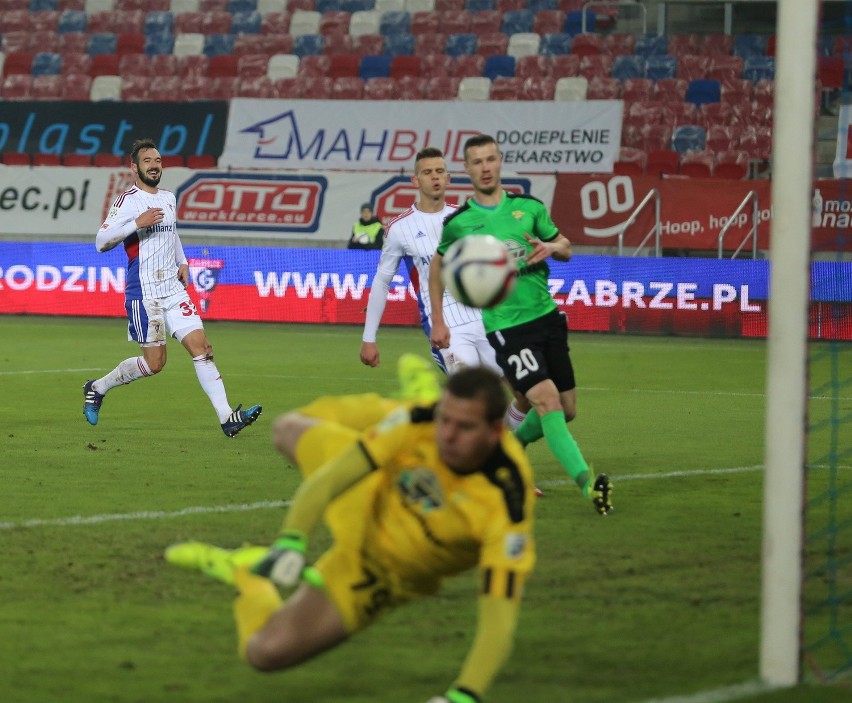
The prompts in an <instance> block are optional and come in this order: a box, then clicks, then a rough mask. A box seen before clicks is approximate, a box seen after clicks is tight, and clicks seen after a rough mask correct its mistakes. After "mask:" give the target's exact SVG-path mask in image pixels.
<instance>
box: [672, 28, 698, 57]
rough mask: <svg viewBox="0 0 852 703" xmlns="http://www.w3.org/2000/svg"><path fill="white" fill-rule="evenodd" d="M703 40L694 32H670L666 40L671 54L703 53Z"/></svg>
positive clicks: (694, 54)
mask: <svg viewBox="0 0 852 703" xmlns="http://www.w3.org/2000/svg"><path fill="white" fill-rule="evenodd" d="M702 44H703V41H702V39H701V37H699V36H698V35H697V34H694V33H685V34H672V35H671V36H670V37H669V41H668V53H669V54H671V55H672V56H677V57H681V56H686V55H692V56H697V55H701V54H703V53H704V52H703V46H702Z"/></svg>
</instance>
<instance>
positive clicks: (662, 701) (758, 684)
mask: <svg viewBox="0 0 852 703" xmlns="http://www.w3.org/2000/svg"><path fill="white" fill-rule="evenodd" d="M774 688H775V687H774V686H770V685H769V684H766V683H763V682H762V681H746V682H745V683H739V684H734V685H733V686H725V687H723V688H716V689H712V690H710V691H699V692H698V693H694V694H692V695H690V696H674V697H672V698H651V699H649V700H646V701H642V703H727V702H728V701H736V700H739V699H741V698H744V697H746V696H754V695H756V694H758V693H765V692H766V691H771V690H773V689H774Z"/></svg>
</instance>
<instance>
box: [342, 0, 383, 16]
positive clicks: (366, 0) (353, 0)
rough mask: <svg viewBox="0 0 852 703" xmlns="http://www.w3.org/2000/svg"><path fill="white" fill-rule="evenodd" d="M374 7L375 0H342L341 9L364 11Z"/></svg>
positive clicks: (351, 11)
mask: <svg viewBox="0 0 852 703" xmlns="http://www.w3.org/2000/svg"><path fill="white" fill-rule="evenodd" d="M375 7H376V0H343V11H344V12H349V13H350V14H351V13H353V12H366V11H367V10H372V9H374V8H375Z"/></svg>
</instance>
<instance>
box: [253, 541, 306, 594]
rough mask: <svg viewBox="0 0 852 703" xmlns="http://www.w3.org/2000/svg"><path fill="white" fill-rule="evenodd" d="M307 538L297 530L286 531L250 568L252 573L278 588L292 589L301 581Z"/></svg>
mask: <svg viewBox="0 0 852 703" xmlns="http://www.w3.org/2000/svg"><path fill="white" fill-rule="evenodd" d="M307 549H308V538H307V537H305V535H304V534H303V533H301V532H299V531H298V530H287V531H286V532H283V533H282V534H281V535H280V536H279V537H278V539H276V540H275V541H274V542H273V543H272V546H271V547H270V548H269V551H268V552H267V553H266V556H265V557H263V559H261V560H260V561H259V562H258V563H257V564H255V565H254V566H253V567H252V572H254V573H255V574H257V575H258V576H264V577H266V578H268V579H270V580H271V581H273V582H274V583H277V584H278V585H279V586H283V587H284V588H292V587H293V586H295V585H296V584H298V583H299V581H301V580H302V575H303V572H304V571H305V570H306V569H305V562H306V559H305V552H306V551H307Z"/></svg>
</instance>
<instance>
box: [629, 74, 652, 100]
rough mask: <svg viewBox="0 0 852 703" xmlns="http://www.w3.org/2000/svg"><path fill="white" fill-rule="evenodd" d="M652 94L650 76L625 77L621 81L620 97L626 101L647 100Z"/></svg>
mask: <svg viewBox="0 0 852 703" xmlns="http://www.w3.org/2000/svg"><path fill="white" fill-rule="evenodd" d="M653 94H654V81H652V80H651V79H650V78H627V79H625V80H623V81H622V82H621V99H622V100H624V102H626V103H632V102H638V101H648V100H651V99H652V96H653Z"/></svg>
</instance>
